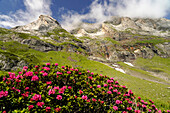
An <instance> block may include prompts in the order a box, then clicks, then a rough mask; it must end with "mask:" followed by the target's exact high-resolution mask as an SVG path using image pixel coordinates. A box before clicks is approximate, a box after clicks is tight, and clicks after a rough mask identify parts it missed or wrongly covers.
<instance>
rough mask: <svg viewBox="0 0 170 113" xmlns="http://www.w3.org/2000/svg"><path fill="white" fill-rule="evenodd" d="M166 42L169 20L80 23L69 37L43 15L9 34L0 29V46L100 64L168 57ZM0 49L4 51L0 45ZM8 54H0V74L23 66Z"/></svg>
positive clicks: (169, 34) (169, 35) (169, 49)
mask: <svg viewBox="0 0 170 113" xmlns="http://www.w3.org/2000/svg"><path fill="white" fill-rule="evenodd" d="M13 31H15V32H13ZM26 33H27V34H26ZM169 38H170V20H167V19H149V18H145V19H144V18H129V17H117V16H115V17H112V18H111V19H110V20H108V21H105V22H103V23H100V24H88V23H82V24H81V25H80V26H79V27H78V28H76V29H73V30H72V31H71V32H70V33H69V32H67V31H66V30H64V29H63V28H62V27H61V25H60V24H59V23H58V22H57V21H56V20H55V19H53V18H52V17H50V16H45V15H41V16H39V19H38V20H37V21H35V22H32V23H30V24H28V25H25V26H18V27H15V28H12V30H5V29H1V28H0V42H3V43H5V42H10V41H16V42H18V43H19V44H23V45H26V46H28V48H31V49H34V50H37V51H41V52H48V51H67V52H75V53H78V54H83V55H88V56H89V57H90V58H92V59H94V60H98V61H102V62H118V61H123V62H131V61H134V60H135V59H136V58H138V57H143V58H149V59H151V58H152V57H154V55H159V56H161V57H163V58H167V57H170V42H169ZM21 46H22V45H21ZM0 49H1V50H2V51H4V52H6V51H7V49H6V48H5V47H3V46H1V43H0ZM9 54H10V53H8V54H5V53H0V57H1V59H0V69H1V70H9V69H16V68H17V67H20V66H23V65H27V62H25V61H24V60H22V59H21V58H19V55H18V56H17V55H14V54H11V55H9ZM10 56H12V57H10ZM30 58H31V57H30Z"/></svg>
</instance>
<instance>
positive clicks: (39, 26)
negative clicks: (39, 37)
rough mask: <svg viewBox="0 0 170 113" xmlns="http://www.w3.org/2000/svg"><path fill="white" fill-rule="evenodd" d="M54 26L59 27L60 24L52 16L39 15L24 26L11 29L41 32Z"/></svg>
mask: <svg viewBox="0 0 170 113" xmlns="http://www.w3.org/2000/svg"><path fill="white" fill-rule="evenodd" d="M54 28H61V25H60V24H59V23H58V22H57V21H56V20H55V19H54V18H52V17H50V16H46V15H40V16H39V19H38V20H37V21H35V22H32V23H30V24H28V25H25V26H17V27H15V28H13V30H15V31H18V32H24V33H34V34H38V33H43V32H47V31H49V30H53V29H54Z"/></svg>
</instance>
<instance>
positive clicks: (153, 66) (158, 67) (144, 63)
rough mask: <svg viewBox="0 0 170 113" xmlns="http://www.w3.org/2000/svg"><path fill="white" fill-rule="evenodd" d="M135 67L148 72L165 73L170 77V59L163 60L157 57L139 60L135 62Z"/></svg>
mask: <svg viewBox="0 0 170 113" xmlns="http://www.w3.org/2000/svg"><path fill="white" fill-rule="evenodd" d="M135 65H137V66H139V67H142V68H143V69H145V70H148V71H154V72H164V73H166V74H167V76H168V77H170V70H169V69H170V58H161V57H159V56H155V57H153V58H152V59H143V58H138V59H137V60H136V61H135Z"/></svg>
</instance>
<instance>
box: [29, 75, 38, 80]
mask: <svg viewBox="0 0 170 113" xmlns="http://www.w3.org/2000/svg"><path fill="white" fill-rule="evenodd" d="M38 80H39V78H38V76H37V75H36V76H33V77H32V79H31V81H38Z"/></svg>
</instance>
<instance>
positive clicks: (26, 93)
mask: <svg viewBox="0 0 170 113" xmlns="http://www.w3.org/2000/svg"><path fill="white" fill-rule="evenodd" d="M28 94H29V92H28V91H27V92H25V93H23V94H21V95H22V96H23V98H25V97H28Z"/></svg>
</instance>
